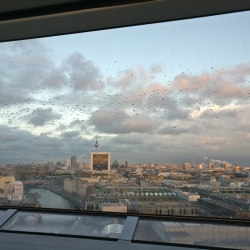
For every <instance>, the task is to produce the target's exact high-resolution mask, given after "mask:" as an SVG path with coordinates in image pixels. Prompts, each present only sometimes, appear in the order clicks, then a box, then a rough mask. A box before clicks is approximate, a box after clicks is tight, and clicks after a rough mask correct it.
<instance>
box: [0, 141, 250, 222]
mask: <svg viewBox="0 0 250 250" xmlns="http://www.w3.org/2000/svg"><path fill="white" fill-rule="evenodd" d="M93 144H94V143H93ZM94 145H95V147H96V150H95V151H93V152H89V153H90V161H89V162H78V161H77V157H76V156H71V158H70V160H66V161H62V162H47V163H46V164H34V163H33V164H21V163H20V164H17V165H15V164H13V165H4V164H2V165H1V167H0V174H1V175H0V176H1V177H0V195H1V196H0V197H1V198H0V204H1V206H19V207H22V206H24V207H47V208H64V209H69V208H71V209H77V210H88V211H109V212H124V213H126V212H128V213H142V214H158V215H175V216H176V215H181V216H202V217H204V216H205V217H207V216H208V217H224V218H250V166H242V165H238V164H237V165H234V166H232V164H230V163H228V162H221V163H218V162H209V163H208V164H205V163H199V164H197V165H193V164H190V163H183V164H181V165H174V164H165V165H158V164H157V163H152V162H149V163H143V164H142V163H141V164H139V163H138V164H136V165H130V164H129V159H128V161H125V162H122V163H119V161H118V160H119V159H114V160H113V161H112V162H110V156H112V152H99V151H98V146H99V144H98V138H97V136H96V142H95V144H94ZM44 191H46V192H47V193H48V194H46V192H45V193H44ZM50 193H54V194H56V195H57V196H58V197H59V198H61V199H63V200H64V201H65V207H62V205H61V204H54V202H55V199H44V198H45V197H41V196H47V195H50ZM43 201H45V203H43ZM50 201H51V202H52V203H51V204H50V203H49V202H50ZM53 204H54V205H53Z"/></svg>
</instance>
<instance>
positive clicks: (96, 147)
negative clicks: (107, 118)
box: [95, 135, 99, 152]
mask: <svg viewBox="0 0 250 250" xmlns="http://www.w3.org/2000/svg"><path fill="white" fill-rule="evenodd" d="M98 146H99V145H98V140H97V135H96V141H95V151H96V152H97V151H98Z"/></svg>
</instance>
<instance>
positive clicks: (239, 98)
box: [0, 12, 250, 165]
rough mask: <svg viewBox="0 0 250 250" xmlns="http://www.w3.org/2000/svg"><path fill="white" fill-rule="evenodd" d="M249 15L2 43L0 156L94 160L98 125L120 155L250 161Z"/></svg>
mask: <svg viewBox="0 0 250 250" xmlns="http://www.w3.org/2000/svg"><path fill="white" fill-rule="evenodd" d="M249 22H250V17H249V12H242V13H234V14H227V15H221V16H213V17H206V18H200V19H199V21H197V19H191V20H184V21H175V22H168V23H159V24H151V25H142V26H136V27H129V28H121V29H112V30H104V31H96V32H88V33H83V34H75V35H66V36H59V37H51V38H41V39H31V40H26V41H15V42H7V43H1V44H0V57H1V59H2V60H1V61H0V94H1V98H0V131H1V134H0V162H1V163H3V164H4V163H5V164H8V163H13V164H15V163H19V162H23V163H29V162H45V161H57V159H65V155H69V156H71V155H72V156H73V155H75V156H77V158H78V159H80V160H81V161H82V162H87V161H88V159H89V157H90V153H91V151H94V142H95V135H96V133H97V134H98V140H99V142H100V145H99V150H100V151H104V152H111V156H112V159H119V161H121V162H125V161H126V160H128V161H129V162H130V163H131V164H136V163H140V162H154V161H155V160H157V163H158V164H166V163H173V164H182V163H183V162H191V163H192V162H193V161H194V162H197V163H198V162H199V163H201V162H204V161H207V162H209V161H211V160H212V159H214V160H218V161H227V162H230V163H232V164H235V163H238V164H241V163H243V164H244V165H250V157H249V153H248V152H249V147H250V132H249V126H250V118H249V117H250V116H249V111H248V110H249V98H250V84H249V82H250V77H249V75H250V48H249V46H250V45H249V44H250V34H249V32H247V30H248V29H247V23H249ZM228 27H230V29H229V28H228ZM194 31H195V32H194ZM239 38H241V39H239ZM70 44H71V46H69V45H70Z"/></svg>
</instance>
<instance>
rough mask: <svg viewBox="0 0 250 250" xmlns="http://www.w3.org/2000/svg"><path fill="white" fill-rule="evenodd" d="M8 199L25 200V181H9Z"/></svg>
mask: <svg viewBox="0 0 250 250" xmlns="http://www.w3.org/2000/svg"><path fill="white" fill-rule="evenodd" d="M7 189H8V195H7V198H8V200H11V201H22V200H23V183H22V182H21V181H12V182H9V183H8V186H7Z"/></svg>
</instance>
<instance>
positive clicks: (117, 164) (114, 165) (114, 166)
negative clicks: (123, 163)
mask: <svg viewBox="0 0 250 250" xmlns="http://www.w3.org/2000/svg"><path fill="white" fill-rule="evenodd" d="M119 165H120V164H119V162H118V161H117V160H116V159H115V160H114V161H113V163H112V166H111V168H112V169H116V168H118V167H119Z"/></svg>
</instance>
